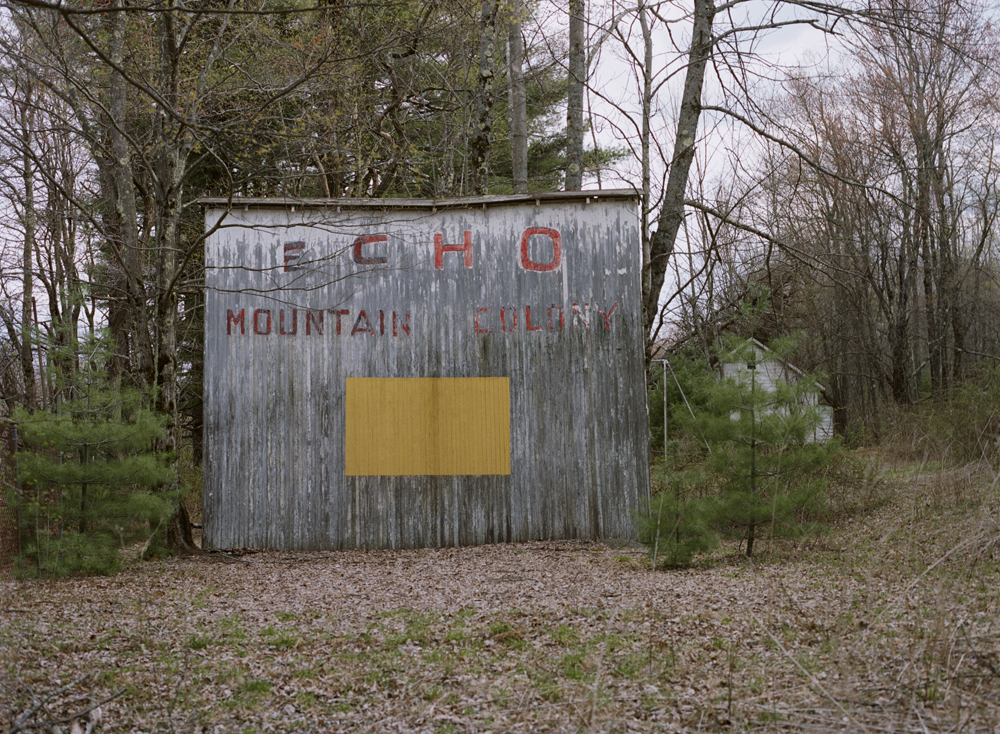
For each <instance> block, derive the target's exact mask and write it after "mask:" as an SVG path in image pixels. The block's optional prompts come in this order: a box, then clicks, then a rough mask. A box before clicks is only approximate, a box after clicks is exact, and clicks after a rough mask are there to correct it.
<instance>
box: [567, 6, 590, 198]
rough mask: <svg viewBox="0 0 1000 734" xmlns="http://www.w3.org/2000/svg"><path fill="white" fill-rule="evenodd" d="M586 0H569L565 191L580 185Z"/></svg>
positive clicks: (581, 173)
mask: <svg viewBox="0 0 1000 734" xmlns="http://www.w3.org/2000/svg"><path fill="white" fill-rule="evenodd" d="M586 13H587V7H586V4H585V0H569V75H568V94H567V97H566V185H565V190H566V191H579V190H580V189H582V188H583V85H584V82H585V81H586V77H587V55H586V54H587V43H586V37H587V34H586V24H585V20H586Z"/></svg>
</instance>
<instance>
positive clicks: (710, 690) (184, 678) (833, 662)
mask: <svg viewBox="0 0 1000 734" xmlns="http://www.w3.org/2000/svg"><path fill="white" fill-rule="evenodd" d="M904 485H905V486H906V491H905V492H903V493H901V494H900V495H898V496H895V497H894V498H893V499H892V501H891V502H887V503H885V504H884V505H882V506H881V507H880V508H879V509H878V510H875V511H872V512H870V513H866V514H865V515H864V516H861V517H859V516H855V517H853V518H846V519H844V520H843V521H841V522H840V523H839V524H837V525H836V526H835V527H834V528H833V529H832V531H831V532H830V533H828V534H827V535H824V536H822V537H820V538H819V539H814V540H812V541H809V542H808V543H799V544H787V543H786V544H778V543H772V544H766V543H765V544H764V545H763V547H762V550H763V551H764V553H763V554H762V555H761V556H760V557H759V558H757V559H753V560H747V559H745V558H743V557H742V556H740V555H739V553H738V548H736V547H735V546H730V547H728V548H726V549H725V550H724V551H722V552H720V553H717V554H716V555H714V556H712V557H711V558H707V559H702V561H701V562H700V563H699V565H697V566H696V567H694V568H692V569H688V570H683V571H666V572H664V571H656V572H654V571H652V570H651V569H650V565H649V562H648V559H647V557H646V555H645V553H644V551H643V550H642V549H639V548H636V547H629V546H627V545H626V546H621V547H613V546H612V545H606V544H602V543H596V542H538V543H528V544H523V545H504V546H491V547H482V548H457V549H441V550H408V551H354V552H337V553H273V552H263V553H254V554H247V555H243V556H241V557H238V558H236V559H234V560H232V561H231V562H219V561H218V560H212V561H210V560H204V559H168V560H161V561H152V562H146V563H142V564H139V565H136V566H133V567H131V568H128V569H127V570H125V571H123V572H122V573H120V574H118V575H117V576H114V577H111V578H85V579H68V580H62V581H9V580H8V581H0V599H2V601H0V660H2V669H0V727H2V728H3V730H15V731H16V730H17V727H18V722H20V724H21V725H22V729H21V730H22V731H27V730H28V729H26V728H23V727H24V726H25V725H31V726H34V725H35V724H37V723H39V722H43V721H58V720H63V721H62V723H61V724H59V725H58V726H59V727H61V730H62V731H70V726H71V723H70V722H69V721H68V720H67V719H69V718H70V717H71V716H72V715H73V714H75V713H79V712H82V711H84V710H86V709H87V708H89V707H90V706H93V705H94V704H100V706H99V708H100V712H101V719H102V723H101V724H100V725H99V726H98V727H97V731H109V732H110V731H114V732H133V731H134V732H139V731H142V732H152V731H163V732H167V731H174V732H253V731H279V732H293V731H294V732H306V731H312V732H326V731H390V732H515V731H525V732H536V731H553V732H555V731H558V732H592V731H593V732H598V731H600V732H604V731H607V732H663V731H730V730H732V731H741V730H742V731H801V732H826V731H850V732H865V731H869V732H909V731H913V732H929V731H939V732H945V731H947V732H959V731H961V732H991V731H1000V573H998V563H997V560H998V559H997V555H996V543H997V540H996V539H997V538H998V537H1000V528H998V526H997V518H998V513H997V511H996V503H995V502H993V501H992V500H990V499H989V498H990V497H992V495H990V494H989V492H991V491H992V490H989V491H987V488H985V487H983V486H981V485H977V486H976V487H973V488H971V489H968V488H967V489H965V490H962V492H963V494H962V496H961V497H959V496H958V495H954V494H953V493H951V491H950V490H949V491H948V492H944V491H941V488H940V486H938V487H935V486H933V485H932V484H930V483H927V482H925V481H924V480H923V479H913V480H912V481H908V480H907V481H904ZM949 486H950V485H949ZM972 495H975V496H976V497H977V498H978V499H977V501H975V502H970V501H969V498H970V496H972ZM984 497H985V498H986V499H985V500H984ZM108 699H110V700H108ZM90 716H92V715H91V714H87V715H86V716H85V717H84V720H86V718H87V717H90ZM35 730H40V729H38V728H37V727H35Z"/></svg>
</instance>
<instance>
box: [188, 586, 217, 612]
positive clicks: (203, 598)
mask: <svg viewBox="0 0 1000 734" xmlns="http://www.w3.org/2000/svg"><path fill="white" fill-rule="evenodd" d="M211 595H212V587H211V586H208V587H206V588H204V589H202V590H201V591H199V592H198V594H197V595H196V596H195V597H194V599H192V600H191V604H192V605H193V606H195V607H197V608H198V609H204V608H205V607H207V606H208V597H210V596H211Z"/></svg>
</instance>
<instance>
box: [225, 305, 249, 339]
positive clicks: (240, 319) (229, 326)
mask: <svg viewBox="0 0 1000 734" xmlns="http://www.w3.org/2000/svg"><path fill="white" fill-rule="evenodd" d="M245 320H246V314H245V313H244V309H242V308H241V309H240V313H239V315H237V314H234V313H233V312H232V311H231V310H229V309H228V308H227V309H226V334H232V333H233V324H239V325H240V334H245V333H246V330H245V328H244V327H245V324H244V321H245Z"/></svg>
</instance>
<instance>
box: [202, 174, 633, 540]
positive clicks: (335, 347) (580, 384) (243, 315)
mask: <svg viewBox="0 0 1000 734" xmlns="http://www.w3.org/2000/svg"><path fill="white" fill-rule="evenodd" d="M205 203H206V206H207V213H206V226H207V227H208V228H209V231H211V230H212V228H214V227H215V225H217V224H219V223H220V222H221V224H222V225H223V226H221V227H219V228H218V229H216V230H215V231H214V232H212V233H211V234H210V236H209V238H208V240H207V243H206V264H207V272H206V288H207V292H206V312H205V340H206V343H205V463H204V542H205V545H206V547H212V548H234V547H255V548H275V549H285V550H321V549H338V548H414V547H436V546H454V545H478V544H485V543H497V542H514V541H526V540H536V539H546V538H547V539H560V538H601V537H631V536H633V535H634V529H633V515H634V512H635V510H636V508H637V507H638V505H639V503H640V501H641V499H642V498H644V497H646V496H647V495H648V491H649V464H648V427H647V420H646V392H645V379H644V371H643V335H642V317H641V313H640V306H639V292H640V280H639V278H640V272H639V271H640V246H639V232H638V216H637V203H636V200H635V198H634V197H633V195H632V194H631V192H627V193H626V192H589V193H588V194H587V195H586V196H585V195H584V194H577V195H565V194H564V195H560V196H557V197H555V198H553V197H552V196H550V197H548V198H539V200H537V201H536V200H535V199H534V198H528V199H525V197H520V198H518V197H510V198H504V197H495V198H490V199H480V200H474V201H469V200H466V201H464V202H463V201H455V202H412V201H407V202H391V201H390V202H386V201H374V202H365V201H343V200H341V201H324V202H294V203H293V202H287V201H282V202H278V201H274V200H246V201H237V202H234V204H233V207H232V208H231V209H227V208H225V207H224V206H223V202H221V201H218V200H206V202H205ZM293 204H294V205H293ZM356 378H367V379H368V380H370V379H371V378H381V379H388V378H392V379H393V380H395V381H393V382H389V381H387V382H385V383H384V384H385V385H386V386H387V389H389V388H391V391H392V393H393V394H392V396H389V397H386V400H390V397H391V399H392V400H400V399H402V400H405V399H406V398H405V396H406V393H407V385H409V384H412V385H413V386H414V388H413V389H414V390H415V392H413V399H414V400H416V401H424V402H425V403H426V404H427V405H434V406H439V407H433V408H427V410H428V411H430V412H433V411H440V410H443V411H445V412H447V411H452V412H453V411H454V410H455V408H454V405H453V404H452V407H447V408H440V406H444V405H447V400H452V399H453V398H450V397H440V398H439V397H436V396H438V395H439V393H438V392H436V391H437V390H438V387H439V386H444V385H445V383H444V382H441V383H440V385H439V384H438V383H426V382H424V380H428V379H430V380H434V379H441V378H447V379H449V380H456V379H461V378H504V381H503V382H498V381H493V382H490V381H486V382H484V383H483V384H484V385H487V386H488V390H489V391H492V392H489V395H490V396H492V397H488V398H487V397H483V398H479V397H475V396H476V395H478V393H477V392H476V391H477V390H480V389H481V388H480V387H477V386H476V385H474V384H473V381H469V382H468V383H465V382H456V383H448V384H451V385H453V386H457V388H456V389H458V392H457V393H453V394H454V395H468V396H472V397H470V398H469V399H470V400H471V401H472V402H476V401H480V402H482V401H485V402H482V405H480V406H479V407H476V405H473V404H471V403H470V405H468V406H464V407H463V408H462V410H467V411H473V412H474V411H480V413H481V415H482V418H481V420H484V421H491V422H493V423H495V424H496V425H495V426H493V427H488V428H484V429H483V430H482V431H474V430H470V429H469V428H468V426H469V425H470V424H468V423H465V424H463V423H462V422H461V420H468V418H467V417H466V418H462V419H461V420H459V417H455V416H451V417H450V418H449V419H448V420H446V416H442V415H437V416H435V415H430V416H429V417H427V418H426V421H427V422H426V425H425V426H424V428H421V429H420V430H428V431H432V430H437V431H442V432H447V431H449V430H450V431H455V430H458V431H460V432H467V433H469V440H470V441H472V442H473V443H472V444H470V443H469V442H468V441H466V442H463V441H462V440H459V441H451V440H445V439H444V438H440V440H437V439H436V440H437V443H436V444H435V446H438V445H440V446H443V447H445V448H444V449H441V450H445V451H460V452H461V451H473V452H474V451H482V452H485V453H484V455H486V454H488V456H489V457H493V458H485V459H482V460H479V459H476V458H475V457H472V458H471V459H470V460H469V461H464V458H468V457H463V460H462V461H458V460H456V461H448V460H446V459H443V460H441V462H442V463H433V462H430V463H427V464H426V466H424V465H423V464H419V463H417V464H414V463H413V462H414V461H415V460H414V459H412V458H410V459H400V461H401V462H403V463H400V464H396V463H394V461H395V459H394V454H393V452H394V451H396V450H397V449H398V450H399V451H400V452H404V451H405V450H406V449H407V448H408V447H407V446H394V445H391V444H392V443H393V442H402V441H404V440H405V439H403V438H399V436H403V435H404V434H405V432H401V431H402V429H400V430H397V431H387V432H384V433H383V434H378V431H377V430H375V428H373V427H372V426H368V425H367V424H365V421H366V420H368V418H365V415H367V412H366V411H367V409H359V408H357V407H355V408H354V409H353V412H352V416H354V417H352V418H351V419H350V420H348V406H347V394H348V380H353V379H356ZM399 378H421V379H420V380H417V381H414V382H413V383H407V382H405V381H399ZM373 384H375V385H377V384H383V383H377V382H366V381H364V380H363V381H361V382H357V383H353V382H352V388H351V389H352V390H361V389H362V388H364V390H369V389H371V388H372V385H373ZM476 384H478V383H476ZM418 388H419V389H418ZM449 389H451V388H449ZM482 389H484V390H485V389H486V388H482ZM504 389H505V390H506V391H507V392H506V393H505V392H503V390H504ZM463 390H464V391H465V392H463ZM428 391H430V392H428ZM470 391H471V392H470ZM358 394H361V393H358ZM364 394H366V395H369V396H370V393H364ZM441 394H442V395H443V394H444V393H441ZM448 394H449V395H451V394H452V393H448ZM484 394H485V393H484ZM429 396H430V397H429ZM497 396H499V397H497ZM498 400H500V401H502V400H506V401H507V403H503V404H502V406H501V407H497V406H498V403H497V401H498ZM440 401H444V402H440ZM371 402H373V403H378V405H381V406H382V407H378V406H377V405H375V406H373V407H371V409H370V411H369V412H371V415H372V416H373V417H372V418H371V420H372V421H378V420H383V419H384V416H386V415H391V414H392V410H394V409H392V408H390V407H385V405H388V403H386V401H385V400H383V401H371ZM383 403H384V404H385V405H383ZM508 405H509V408H508ZM507 410H509V415H508V414H504V415H502V416H501V415H500V414H499V413H498V411H507ZM380 411H381V412H380ZM411 412H412V411H411ZM376 414H377V415H376ZM398 415H401V416H404V417H403V418H397V419H396V420H405V421H418V420H422V419H417V418H413V417H412V416H411V414H410V413H407V412H406V411H405V410H404V411H403V412H402V413H398ZM470 415H472V413H470ZM477 415H478V414H477ZM359 416H360V417H359ZM378 416H383V418H379V417H378ZM407 416H410V417H407ZM452 419H453V420H452ZM449 420H451V422H449ZM475 420H480V418H478V417H476V418H475ZM462 425H465V426H466V428H465V429H462V428H461V426H462ZM455 426H458V427H459V428H457V429H456V428H455ZM348 431H352V435H351V436H350V437H348V435H347V433H348ZM358 431H363V432H364V433H365V435H368V436H377V435H383V436H396V438H395V439H385V438H383V439H382V440H383V442H384V443H388V444H390V445H379V446H369V447H368V448H369V449H370V451H371V452H372V455H373V456H372V457H371V461H374V462H375V464H374V465H373V464H372V463H371V461H369V462H368V463H365V462H362V463H360V464H357V466H361V467H363V471H358V470H357V469H355V470H353V471H354V473H353V474H351V473H349V472H348V471H347V446H348V444H349V439H350V445H351V446H352V448H351V451H352V452H355V453H354V454H352V456H353V457H354V458H355V459H356V458H358V457H357V452H358V451H362V452H363V451H364V450H365V442H366V441H368V442H369V443H370V442H372V441H376V440H379V439H378V438H367V439H366V438H363V437H362V438H360V439H359V435H358V433H357V432H358ZM373 431H374V432H373ZM497 431H501V432H502V431H507V434H506V435H504V437H503V440H508V439H507V438H506V436H509V468H508V466H507V465H506V464H503V463H502V462H503V460H505V459H506V458H507V455H506V454H503V452H500V456H501V458H499V459H498V458H496V455H497V454H496V452H497V446H496V441H497V440H498V439H497V438H496V436H497V435H500V434H497V433H496V432H497ZM442 435H443V434H442ZM475 436H480V438H475ZM483 436H485V438H483ZM476 442H478V443H476ZM477 446H480V447H482V446H485V447H486V448H477ZM435 450H438V449H435ZM376 454H377V456H376ZM379 457H381V458H379ZM435 461H437V460H435ZM379 462H381V463H379ZM406 462H410V463H406ZM498 462H499V463H498ZM372 466H375V467H376V468H374V469H372ZM379 466H385V467H387V468H386V469H384V470H383V469H379V468H378V467H379ZM401 466H402V467H404V468H403V469H400V468H399V467H401ZM405 467H416V468H410V469H406V468H405ZM435 467H437V468H435ZM440 467H444V468H443V469H441V468H440ZM449 467H451V468H449ZM455 467H466V469H468V470H469V471H473V472H475V473H472V474H455V475H452V474H448V473H447V472H450V471H459V470H463V469H460V468H459V469H456V468H455ZM469 467H471V468H469ZM382 471H384V472H385V473H384V474H378V473H372V472H382ZM405 471H413V472H415V473H413V474H401V473H399V472H405ZM416 472H425V473H416ZM439 472H440V473H439ZM504 472H506V473H504Z"/></svg>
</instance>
